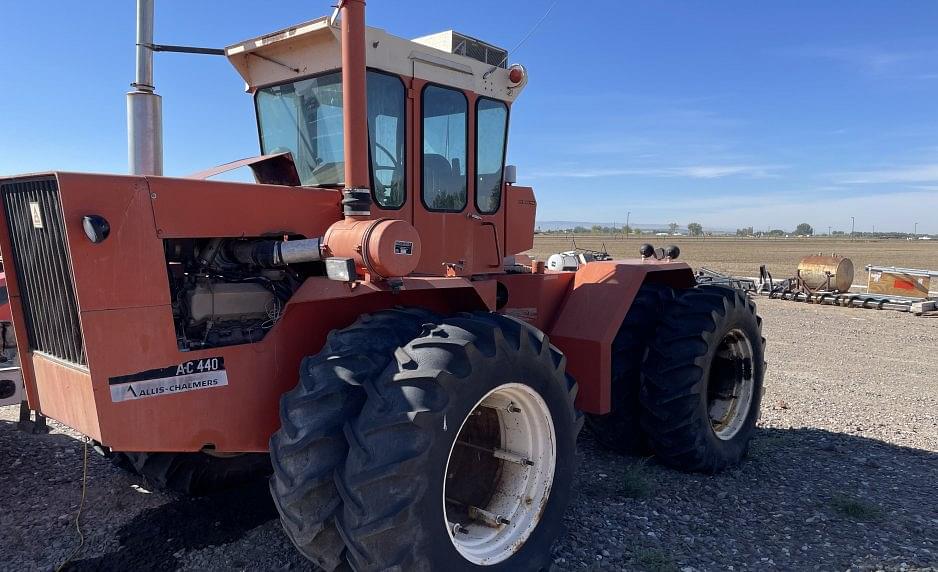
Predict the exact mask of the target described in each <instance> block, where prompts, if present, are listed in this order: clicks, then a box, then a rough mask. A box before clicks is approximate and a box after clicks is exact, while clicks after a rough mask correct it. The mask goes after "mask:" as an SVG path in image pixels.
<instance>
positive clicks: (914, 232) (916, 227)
mask: <svg viewBox="0 0 938 572" xmlns="http://www.w3.org/2000/svg"><path fill="white" fill-rule="evenodd" d="M912 236H918V223H915V230H913V231H912Z"/></svg>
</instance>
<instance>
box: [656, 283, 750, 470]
mask: <svg viewBox="0 0 938 572" xmlns="http://www.w3.org/2000/svg"><path fill="white" fill-rule="evenodd" d="M642 375H643V383H642V392H641V401H642V407H643V411H642V426H643V427H644V429H645V432H646V433H647V434H648V436H649V438H650V440H651V443H652V447H653V449H654V451H655V455H656V456H657V458H658V459H659V460H660V461H661V462H663V463H664V464H666V465H669V466H671V467H674V468H677V469H680V470H684V471H695V472H704V473H715V472H718V471H721V470H723V469H726V468H728V467H731V466H734V465H736V464H738V463H739V462H740V461H741V460H742V458H743V457H744V456H745V455H746V452H747V451H748V448H749V442H750V440H751V439H752V435H753V433H754V432H755V426H756V421H757V420H758V417H759V406H760V404H761V402H762V388H763V379H764V377H765V338H763V337H762V319H761V318H759V316H758V315H757V314H756V306H755V304H754V303H753V302H752V300H750V299H749V298H748V297H747V296H746V295H745V294H743V293H742V292H740V291H738V290H734V289H732V288H727V287H724V286H712V285H702V286H697V287H696V288H691V289H689V290H685V291H683V292H680V293H679V294H678V296H677V298H676V300H675V302H674V304H672V305H671V306H670V307H666V308H665V310H664V313H663V316H662V321H661V324H660V325H659V327H658V333H657V335H656V337H655V340H654V342H652V344H651V346H650V347H649V351H648V356H647V358H646V360H645V363H644V366H643V370H642Z"/></svg>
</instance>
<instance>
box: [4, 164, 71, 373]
mask: <svg viewBox="0 0 938 572" xmlns="http://www.w3.org/2000/svg"><path fill="white" fill-rule="evenodd" d="M0 195H2V197H3V207H4V211H5V214H6V220H7V225H8V226H9V230H10V241H11V242H12V243H13V263H14V265H15V267H16V279H17V283H18V284H19V289H20V295H21V296H22V302H23V313H24V314H25V316H26V331H27V333H28V335H29V345H30V349H33V350H36V351H40V352H43V353H47V354H50V355H52V356H55V357H57V358H59V359H63V360H66V361H69V362H72V363H76V364H81V365H86V361H85V348H84V341H83V339H82V336H81V326H80V325H79V322H78V303H77V301H76V299H75V287H74V284H73V283H72V269H71V265H70V263H69V258H68V247H67V246H66V240H65V224H64V221H63V220H62V207H61V205H60V203H59V189H58V185H57V184H56V181H55V179H54V178H49V179H35V180H28V181H12V182H7V183H3V184H2V185H0Z"/></svg>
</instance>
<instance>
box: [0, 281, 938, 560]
mask: <svg viewBox="0 0 938 572" xmlns="http://www.w3.org/2000/svg"><path fill="white" fill-rule="evenodd" d="M759 305H760V311H761V313H762V315H763V316H764V318H765V332H766V337H767V338H768V339H769V349H768V361H769V370H768V375H767V377H766V393H765V399H764V402H763V414H762V419H761V421H760V428H759V431H758V433H757V435H756V438H755V440H754V442H753V446H752V452H751V454H750V457H749V459H748V460H747V461H746V462H745V463H744V464H743V465H742V466H741V467H740V468H738V469H735V470H732V471H729V472H726V473H723V474H721V475H717V476H700V475H685V474H681V473H677V472H675V471H671V470H669V469H666V468H663V467H660V466H658V465H656V464H655V463H654V460H653V459H651V460H634V459H624V458H622V457H619V456H616V455H613V454H610V453H608V452H606V451H604V450H602V449H601V448H600V447H599V446H598V445H596V444H595V442H594V441H593V439H592V438H591V437H590V435H589V434H588V433H584V435H583V436H582V437H581V440H580V443H581V448H582V453H583V462H582V465H581V469H580V471H579V482H578V483H577V485H576V490H577V494H576V496H575V497H574V499H573V501H572V503H571V507H570V509H569V510H568V513H567V515H566V525H567V529H568V532H567V534H566V536H565V537H563V538H562V539H561V540H560V541H559V542H558V543H557V545H556V546H555V547H554V560H555V564H556V568H557V569H559V570H575V569H591V570H606V569H608V570H621V569H636V570H649V571H667V570H675V571H683V572H689V571H692V570H767V569H779V570H848V569H849V570H881V569H885V570H922V569H926V570H938V379H936V374H935V372H936V371H938V319H935V318H928V317H921V318H915V317H912V316H909V315H906V314H900V313H895V312H889V311H883V312H877V311H872V310H857V309H845V308H834V307H828V306H807V305H802V304H796V303H792V302H780V301H775V300H764V299H762V300H760V301H759ZM16 415H17V411H16V408H12V407H5V408H0V483H2V486H0V569H2V570H33V569H40V570H50V569H53V568H55V567H56V566H57V565H58V564H60V563H61V562H62V561H63V560H64V559H65V558H66V556H67V555H68V554H69V553H70V552H71V551H72V550H73V549H75V547H76V546H77V545H78V541H77V538H76V534H75V529H74V514H75V511H76V509H77V507H78V503H79V500H80V497H81V476H82V453H83V449H82V444H81V442H80V441H79V440H78V435H76V434H75V433H74V432H72V431H70V430H68V429H66V428H64V427H63V426H61V425H58V424H55V423H53V424H52V426H53V430H52V432H51V433H50V434H48V435H29V434H26V433H23V432H20V431H17V430H16V426H15V424H14V423H13V421H14V420H15V419H16ZM144 486H145V485H144V483H142V482H141V480H140V479H138V478H135V477H132V476H130V475H127V474H125V473H123V472H122V471H120V470H118V469H116V468H114V467H112V466H111V464H110V463H109V462H108V461H106V460H104V459H102V458H100V457H98V456H97V455H95V454H94V453H93V452H91V453H90V454H89V463H88V491H87V502H86V505H85V511H84V513H83V516H82V519H81V523H82V530H83V531H84V533H85V536H86V539H85V545H84V546H83V548H82V549H81V550H80V551H79V552H78V554H77V555H76V556H75V559H74V560H73V562H72V564H71V565H70V567H69V568H70V569H72V570H108V569H135V570H150V569H159V570H171V569H203V570H204V569H250V570H276V569H304V570H306V569H312V567H311V566H310V565H309V564H308V563H307V562H306V561H304V560H303V559H302V557H300V556H299V555H298V554H297V553H296V552H295V551H294V549H293V548H292V546H291V545H290V543H289V541H288V540H287V539H286V538H285V536H284V535H283V533H282V532H281V531H280V529H279V523H278V521H277V518H276V511H275V510H274V508H273V506H272V504H271V502H270V500H269V497H268V496H267V492H266V486H265V485H264V483H260V484H259V485H258V486H256V487H247V488H244V489H240V490H235V491H230V492H227V493H223V494H219V495H216V496H212V497H205V498H200V499H195V500H187V499H181V498H177V497H173V496H171V495H166V494H161V493H155V492H154V493H150V492H147V491H146V489H145V488H143V487H144Z"/></svg>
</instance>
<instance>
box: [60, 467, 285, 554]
mask: <svg viewBox="0 0 938 572" xmlns="http://www.w3.org/2000/svg"><path fill="white" fill-rule="evenodd" d="M276 518H277V509H276V507H274V503H273V501H272V500H271V498H270V491H269V490H268V488H267V481H266V479H263V480H260V481H257V482H254V483H250V484H247V485H244V486H242V487H238V488H234V489H230V490H226V491H221V492H218V493H213V494H211V495H207V496H202V497H193V498H186V497H180V498H178V499H177V500H173V501H171V502H169V503H167V504H164V505H162V506H159V507H157V508H151V509H147V510H144V511H143V512H141V513H139V514H137V515H136V516H134V517H133V518H132V519H131V520H130V521H129V522H127V523H126V524H124V525H123V526H121V527H120V528H119V529H118V531H117V539H118V542H119V548H118V550H116V551H114V552H110V553H107V554H103V555H101V556H99V557H95V558H86V559H82V560H76V561H75V562H73V563H72V564H71V565H70V566H69V567H68V568H66V569H67V570H74V571H89V570H174V569H176V568H177V567H178V566H179V564H180V562H179V560H180V559H181V557H182V556H183V555H184V554H185V553H186V552H188V551H190V550H199V549H202V548H207V547H211V546H219V545H223V544H228V543H231V542H235V541H237V540H239V539H241V538H242V537H243V536H244V535H245V534H246V533H247V532H248V531H250V530H252V529H254V528H256V527H258V526H260V525H262V524H264V523H266V522H269V521H271V520H274V519H276ZM245 565H247V564H246V563H245ZM248 567H250V566H249V565H248Z"/></svg>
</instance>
